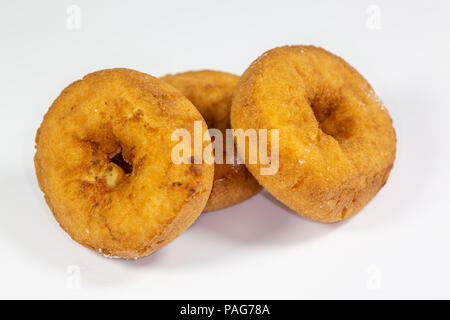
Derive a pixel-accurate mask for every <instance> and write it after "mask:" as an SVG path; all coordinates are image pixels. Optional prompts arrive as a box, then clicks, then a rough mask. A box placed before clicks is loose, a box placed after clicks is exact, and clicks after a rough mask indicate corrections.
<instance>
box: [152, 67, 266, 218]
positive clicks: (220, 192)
mask: <svg viewBox="0 0 450 320" xmlns="http://www.w3.org/2000/svg"><path fill="white" fill-rule="evenodd" d="M161 79H162V80H164V81H166V82H168V83H169V84H171V85H172V86H174V87H175V88H177V89H178V90H180V91H181V92H182V93H183V94H184V95H185V96H186V97H187V98H188V99H189V100H190V101H191V102H192V103H193V104H194V105H195V106H196V107H197V109H198V110H199V111H200V113H201V114H202V116H203V117H204V119H205V121H206V123H207V125H208V127H209V128H210V129H212V128H215V129H218V130H220V131H221V132H222V135H223V142H224V145H223V153H224V155H223V158H222V159H224V160H223V163H216V165H215V169H214V183H213V188H212V192H211V195H210V197H209V200H208V202H207V204H206V207H205V211H214V210H218V209H223V208H226V207H229V206H232V205H234V204H237V203H239V202H242V201H244V200H247V199H249V198H250V197H252V196H254V195H255V194H257V193H258V192H259V191H260V190H261V186H260V185H259V183H258V182H257V181H256V179H255V178H253V176H252V175H251V174H250V173H249V172H248V170H247V168H246V167H245V165H244V164H238V163H237V159H234V163H233V164H227V163H225V162H226V161H225V159H226V155H225V151H226V146H225V143H226V129H230V128H231V126H230V109H231V97H232V95H233V91H234V88H235V87H236V84H237V82H238V80H239V77H238V76H236V75H234V74H231V73H226V72H221V71H212V70H201V71H188V72H183V73H178V74H174V75H166V76H164V77H162V78H161Z"/></svg>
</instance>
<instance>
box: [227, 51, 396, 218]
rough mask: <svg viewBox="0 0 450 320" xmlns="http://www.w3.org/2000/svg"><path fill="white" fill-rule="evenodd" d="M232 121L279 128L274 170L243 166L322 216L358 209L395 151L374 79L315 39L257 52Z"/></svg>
mask: <svg viewBox="0 0 450 320" xmlns="http://www.w3.org/2000/svg"><path fill="white" fill-rule="evenodd" d="M231 125H232V127H233V128H234V129H237V128H243V129H244V130H246V129H249V128H255V129H266V128H267V129H279V130H280V132H279V135H280V137H279V171H278V173H277V174H275V175H271V176H270V175H261V174H260V170H259V169H260V165H259V164H254V165H252V164H248V165H247V167H248V168H249V170H250V172H251V173H252V174H253V175H254V176H255V177H256V178H257V179H258V181H259V182H260V183H261V184H262V185H263V186H264V187H265V188H266V189H268V191H269V192H270V193H271V194H273V195H274V196H275V197H276V198H278V199H279V200H280V201H282V202H283V203H285V204H286V205H287V206H289V207H290V208H292V209H293V210H295V211H297V212H299V213H301V214H302V215H304V216H306V217H308V218H311V219H314V220H318V221H322V222H335V221H339V220H342V219H344V218H347V217H350V216H353V215H354V214H356V213H357V212H358V211H359V210H360V209H361V208H362V207H363V206H364V205H365V204H366V203H367V202H368V201H369V200H370V199H371V198H372V197H373V196H374V195H375V194H376V193H377V192H378V190H379V189H380V188H381V187H382V186H383V185H384V184H385V182H386V180H387V178H388V176H389V172H390V170H391V168H392V165H393V162H394V159H395V152H396V137H395V131H394V128H393V126H392V120H391V118H390V117H389V114H388V112H387V110H386V109H385V108H384V107H383V105H382V103H381V101H380V100H379V99H378V98H377V97H376V95H375V93H374V91H373V89H372V87H371V86H370V85H369V83H368V82H367V81H366V80H365V79H364V78H363V77H362V76H361V75H360V74H359V73H358V72H357V71H356V70H355V69H354V68H352V67H351V66H350V65H348V64H347V63H346V62H345V61H344V60H342V59H341V58H339V57H337V56H335V55H333V54H331V53H329V52H327V51H326V50H324V49H321V48H317V47H313V46H286V47H280V48H275V49H272V50H270V51H268V52H266V53H265V54H263V55H262V56H261V57H259V58H258V59H257V60H255V61H254V62H253V63H252V64H251V65H250V67H249V68H248V69H247V70H246V71H245V73H244V74H243V75H242V77H241V79H240V81H239V84H238V86H237V88H236V91H235V93H234V97H233V104H232V109H231ZM240 151H241V152H242V151H243V150H240ZM247 162H248V159H247Z"/></svg>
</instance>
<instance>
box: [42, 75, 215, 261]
mask: <svg viewBox="0 0 450 320" xmlns="http://www.w3.org/2000/svg"><path fill="white" fill-rule="evenodd" d="M194 121H201V124H202V127H203V130H204V131H205V130H207V126H206V123H205V122H204V120H203V118H202V116H201V115H200V113H199V112H198V111H197V109H196V108H195V107H194V106H193V105H192V103H191V102H190V101H189V100H188V99H186V98H185V97H184V96H183V95H182V94H181V93H179V91H178V90H176V89H175V88H173V87H172V86H170V85H168V84H167V83H165V82H163V81H161V80H159V79H157V78H154V77H152V76H150V75H147V74H144V73H140V72H137V71H134V70H129V69H111V70H102V71H98V72H94V73H91V74H89V75H87V76H85V77H84V78H83V79H82V80H79V81H76V82H74V83H72V84H71V85H70V86H68V87H67V88H65V89H64V90H63V91H62V93H61V94H60V96H59V97H58V98H57V99H56V100H55V102H54V103H53V104H52V106H51V107H50V109H49V110H48V112H47V114H46V115H45V117H44V120H43V122H42V124H41V127H40V128H39V130H38V132H37V135H36V149H37V150H36V155H35V158H34V162H35V167H36V174H37V178H38V181H39V186H40V187H41V189H42V191H43V192H44V194H45V199H46V201H47V203H48V205H49V207H50V208H51V210H52V211H53V214H54V216H55V218H56V220H57V221H58V222H59V224H60V225H61V227H62V228H63V229H64V230H65V231H66V232H67V233H68V234H69V235H70V236H71V237H72V238H73V239H74V240H75V241H77V242H79V243H81V244H82V245H84V246H86V247H88V248H91V249H93V250H95V251H97V252H99V253H102V254H105V255H110V256H118V257H123V258H136V257H142V256H145V255H148V254H150V253H152V252H153V251H155V250H157V249H159V248H160V247H162V246H164V245H165V244H167V243H168V242H170V241H171V240H173V239H174V238H176V237H177V236H178V235H180V234H181V233H182V232H183V231H184V230H185V229H186V228H188V227H189V226H190V225H191V224H192V223H193V222H194V220H195V219H196V218H197V217H198V216H199V214H200V213H201V212H202V211H203V208H204V207H205V204H206V202H207V200H208V197H209V194H210V191H211V188H212V182H213V177H214V166H213V165H208V164H206V163H204V162H203V163H201V164H184V163H182V164H179V165H176V164H174V163H173V161H172V159H171V150H172V147H173V146H174V145H175V144H176V143H177V142H176V141H172V140H171V135H172V132H173V131H174V130H175V129H178V128H185V129H186V130H188V131H189V132H190V133H192V130H193V123H194Z"/></svg>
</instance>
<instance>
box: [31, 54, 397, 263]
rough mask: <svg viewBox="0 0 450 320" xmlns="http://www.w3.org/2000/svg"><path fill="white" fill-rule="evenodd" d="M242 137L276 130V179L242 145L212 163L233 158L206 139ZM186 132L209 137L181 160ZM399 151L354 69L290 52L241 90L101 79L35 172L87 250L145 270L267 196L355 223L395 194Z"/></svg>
mask: <svg viewBox="0 0 450 320" xmlns="http://www.w3.org/2000/svg"><path fill="white" fill-rule="evenodd" d="M197 127H198V128H197ZM230 128H233V129H234V130H238V129H242V130H244V131H245V130H249V129H255V130H274V129H276V130H278V131H279V140H278V141H279V143H278V144H277V146H276V148H274V149H272V150H269V154H274V153H275V152H276V153H277V156H278V158H277V161H278V164H277V165H278V169H277V171H276V172H274V173H273V174H262V171H261V169H262V168H263V167H265V166H267V163H262V162H256V163H255V162H252V161H250V159H249V156H250V153H249V152H246V151H248V150H246V146H245V145H242V144H236V145H235V146H234V147H233V146H232V147H233V150H234V149H237V152H238V154H239V155H241V156H242V158H241V159H240V160H241V161H236V159H234V160H233V162H231V163H229V162H224V163H222V162H220V163H219V162H217V161H216V163H214V161H213V162H212V163H211V161H206V160H205V159H203V158H202V157H201V156H202V155H206V154H208V151H209V152H211V153H212V152H213V150H214V151H215V154H213V160H214V157H215V159H216V160H217V159H218V152H219V151H218V150H220V152H224V150H229V148H228V146H225V140H223V141H218V140H217V138H214V139H211V137H212V136H213V134H211V135H210V134H209V133H208V129H209V132H212V131H211V130H212V129H215V130H217V131H218V132H221V133H223V135H224V136H226V131H227V129H230ZM180 129H181V130H183V132H185V133H187V134H189V135H192V136H194V135H195V131H196V130H197V129H200V130H201V132H202V145H201V147H200V150H199V149H198V146H196V145H195V143H189V144H188V145H187V151H188V152H187V153H186V154H185V153H184V152H183V153H182V155H181V156H180V157H181V158H182V161H174V157H173V156H174V148H175V147H176V145H177V144H178V142H179V141H177V140H176V139H174V132H177V130H180ZM219 144H221V147H222V148H217V147H218V145H219ZM222 144H223V145H222ZM257 148H258V149H259V148H262V145H261V144H258V145H257ZM184 151H186V150H184ZM257 151H258V154H261V153H260V152H259V151H260V150H257ZM395 152H396V138H395V131H394V128H393V126H392V120H391V118H390V116H389V114H388V112H387V110H386V109H385V108H384V106H383V105H382V103H381V101H380V100H379V99H378V98H377V96H376V95H375V93H374V91H373V89H372V88H371V86H370V85H369V83H368V82H367V81H366V80H365V79H364V78H363V77H362V76H361V75H360V74H359V73H358V72H357V71H356V70H355V69H354V68H352V67H351V66H350V65H349V64H347V63H346V62H345V61H344V60H342V59H341V58H339V57H337V56H335V55H333V54H331V53H330V52H327V51H326V50H324V49H321V48H317V47H313V46H286V47H280V48H275V49H272V50H270V51H268V52H266V53H264V54H263V55H262V56H260V57H259V58H258V59H256V60H255V61H254V62H253V63H252V64H251V65H250V66H249V68H248V69H247V70H246V71H245V72H244V74H243V75H242V76H241V77H240V78H239V77H238V76H236V75H233V74H229V73H225V72H218V71H209V70H205V71H192V72H185V73H180V74H175V75H167V76H164V77H162V78H160V79H158V78H155V77H152V76H150V75H148V74H145V73H141V72H138V71H134V70H129V69H110V70H102V71H97V72H94V73H91V74H89V75H87V76H85V77H84V78H83V79H82V80H79V81H76V82H74V83H72V84H71V85H69V86H68V87H67V88H65V89H64V90H63V91H62V93H61V94H60V96H59V97H58V98H57V99H56V100H55V102H54V103H53V104H52V106H51V107H50V109H49V110H48V112H47V114H46V115H45V117H44V120H43V122H42V124H41V127H40V128H39V129H38V132H37V135H36V155H35V158H34V163H35V167H36V175H37V178H38V182H39V186H40V188H41V189H42V191H43V192H44V195H45V200H46V201H47V204H48V205H49V207H50V209H51V210H52V212H53V214H54V216H55V218H56V220H57V221H58V222H59V224H60V225H61V227H62V228H63V229H64V230H65V231H66V232H67V233H68V234H69V235H70V236H71V237H72V238H73V239H74V240H75V241H77V242H79V243H81V244H82V245H84V246H86V247H88V248H91V249H93V250H95V251H97V252H99V253H101V254H104V255H108V256H116V257H121V258H137V257H142V256H145V255H148V254H150V253H152V252H154V251H155V250H157V249H159V248H160V247H162V246H164V245H165V244H167V243H168V242H170V241H172V240H173V239H175V238H176V237H177V236H179V235H180V234H181V233H182V232H183V231H184V230H186V229H187V228H188V227H189V226H190V225H191V224H192V223H193V222H194V221H195V220H196V219H197V218H198V216H199V215H200V214H201V213H202V212H204V211H214V210H218V209H223V208H226V207H229V206H232V205H234V204H237V203H239V202H242V201H244V200H246V199H248V198H250V197H252V196H253V195H255V194H257V193H258V192H259V191H260V190H261V186H262V187H264V188H266V189H267V190H268V191H269V192H270V193H271V194H272V195H273V196H274V197H276V198H277V199H278V200H280V201H281V202H283V203H284V204H286V205H287V206H288V207H290V208H291V209H293V210H295V211H297V212H298V213H300V214H302V215H304V216H306V217H308V218H311V219H313V220H317V221H321V222H336V221H340V220H342V219H345V218H348V217H351V216H353V215H354V214H356V213H357V212H358V211H359V210H360V209H361V208H362V207H364V206H365V205H366V204H367V203H368V201H369V200H370V199H371V198H372V197H374V195H375V194H376V193H377V192H378V190H379V189H380V188H381V187H382V186H383V185H384V184H385V183H386V180H387V178H388V176H389V172H390V170H391V168H392V165H393V162H394V158H395ZM197 155H200V161H198V159H197ZM224 157H225V158H226V157H227V155H223V157H220V158H221V159H223V158H224ZM269 158H270V157H269ZM238 160H239V159H238ZM272 161H273V157H272Z"/></svg>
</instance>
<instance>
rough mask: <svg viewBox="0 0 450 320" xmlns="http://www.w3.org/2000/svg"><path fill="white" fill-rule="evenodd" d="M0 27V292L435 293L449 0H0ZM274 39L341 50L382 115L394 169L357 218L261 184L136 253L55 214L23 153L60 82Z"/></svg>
mask: <svg viewBox="0 0 450 320" xmlns="http://www.w3.org/2000/svg"><path fill="white" fill-rule="evenodd" d="M71 4H75V5H76V6H78V7H79V8H80V9H81V16H80V17H81V25H80V29H73V27H74V24H73V20H70V14H68V13H67V11H66V10H67V8H68V7H69V5H71ZM371 5H375V7H370V6H371ZM378 13H379V15H378ZM378 18H379V19H378ZM68 19H69V24H68ZM75 27H76V25H75ZM0 35H1V38H0V40H1V41H0V90H1V91H0V92H1V96H0V98H1V104H0V119H1V120H0V121H1V125H0V143H1V157H0V197H1V199H0V254H1V260H0V298H161V299H165V298H211V299H214V298H224V299H227V298H236V299H239V298H255V299H259V298H269V299H270V298H275V299H278V298H289V299H290V298H297V299H298V298H450V292H449V287H450V275H449V272H450V257H449V244H450V206H449V201H448V199H449V197H450V170H449V163H450V143H449V141H448V138H449V137H450V123H449V119H450V105H449V101H450V75H449V74H450V63H449V61H450V58H449V57H450V42H449V39H450V5H449V2H448V1H395V2H394V1H377V0H373V1H370V2H368V1H326V2H325V1H311V2H308V3H304V4H303V3H301V2H300V1H290V2H289V1H281V0H277V1H257V2H254V3H246V2H244V1H242V0H237V1H235V0H233V1H231V0H227V1H220V2H217V3H216V2H215V1H211V0H209V1H193V0H191V1H179V2H176V3H175V2H169V1H160V2H156V1H77V0H73V1H71V2H68V1H28V2H26V1H4V0H2V1H1V5H0ZM284 44H314V45H319V46H322V47H324V48H326V49H328V50H330V51H332V52H334V53H336V54H338V55H340V56H342V57H343V58H344V59H346V60H347V61H348V62H349V63H350V64H352V65H353V66H354V67H355V68H356V69H358V70H359V71H360V72H361V73H362V74H363V75H364V76H365V77H366V78H367V79H368V80H369V82H371V84H372V85H373V87H374V88H375V91H376V92H377V93H378V95H379V96H380V97H381V98H382V100H383V101H384V103H385V105H386V107H387V108H388V109H389V111H390V113H391V115H392V118H393V120H394V125H395V128H396V131H397V136H398V154H397V160H396V162H395V166H394V169H393V171H392V174H391V177H390V179H389V180H388V183H387V185H386V186H385V187H384V188H383V189H382V190H381V192H380V193H379V194H378V195H377V196H376V198H374V199H373V201H372V202H370V204H369V205H368V206H367V207H366V208H364V209H363V210H362V211H361V212H360V213H359V214H358V215H357V216H356V217H354V218H352V219H350V220H347V221H344V222H341V223H336V224H331V225H329V224H320V223H316V222H312V221H309V220H306V219H304V218H302V217H300V216H298V215H297V214H294V213H292V212H290V211H289V210H288V209H286V208H285V207H284V206H283V205H281V204H280V203H278V202H277V201H276V200H274V199H273V198H272V197H271V196H270V195H269V194H268V193H267V192H263V193H262V194H260V195H258V196H256V197H254V198H253V199H251V200H249V201H247V202H245V203H242V204H240V205H237V206H235V207H232V208H229V209H225V210H222V211H218V212H214V213H210V214H205V215H203V216H201V217H200V219H198V220H197V222H196V223H195V224H194V225H193V226H192V227H191V228H190V229H189V230H188V231H187V232H186V233H184V234H183V235H182V236H181V237H179V238H178V239H176V240H175V241H174V242H172V243H171V244H170V245H168V246H166V247H164V248H163V249H161V250H160V251H158V252H156V253H155V254H153V255H151V256H149V257H147V258H144V259H140V260H137V261H123V260H111V259H106V258H104V257H102V256H100V255H97V254H95V253H94V252H91V251H90V250H88V249H85V248H83V247H81V246H80V245H78V244H77V243H75V242H73V241H72V240H70V238H69V237H68V236H67V235H66V234H65V233H64V232H63V231H62V230H61V229H60V228H59V226H58V225H57V223H56V222H55V221H54V219H53V217H52V215H51V212H50V210H49V209H48V207H47V206H46V204H45V202H44V199H43V195H42V193H41V192H40V190H39V188H38V186H37V181H36V177H35V174H34V166H33V161H32V158H33V155H34V136H35V132H36V129H37V128H38V127H39V125H40V122H41V121H42V117H43V115H44V114H45V112H46V111H47V109H48V107H49V106H50V105H51V103H52V101H53V100H54V99H55V98H56V97H57V96H58V94H59V93H60V92H61V90H62V89H63V88H64V87H65V86H66V85H68V84H69V83H71V82H72V81H74V80H76V79H79V78H81V77H82V76H83V75H85V74H87V73H89V72H92V71H95V70H99V69H103V68H110V67H129V68H134V69H137V70H140V71H143V72H147V73H150V74H152V75H154V76H162V75H164V74H166V73H169V72H170V73H174V72H181V71H185V70H191V69H204V68H210V69H217V70H223V71H229V72H234V73H236V74H241V73H242V72H243V71H244V70H245V69H246V67H247V66H248V65H249V64H250V62H251V61H253V60H254V59H255V58H256V57H257V56H258V55H260V54H262V53H263V52H264V51H266V50H268V49H270V48H273V47H276V46H279V45H284ZM78 268H79V269H78ZM78 270H79V273H78ZM78 275H79V280H80V282H79V284H80V286H79V287H78V286H77V283H78V282H77V279H78Z"/></svg>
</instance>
